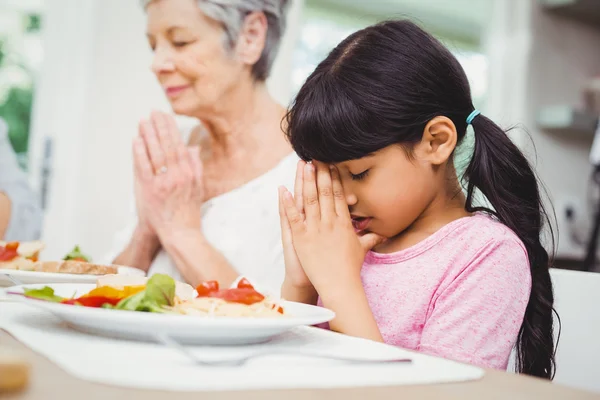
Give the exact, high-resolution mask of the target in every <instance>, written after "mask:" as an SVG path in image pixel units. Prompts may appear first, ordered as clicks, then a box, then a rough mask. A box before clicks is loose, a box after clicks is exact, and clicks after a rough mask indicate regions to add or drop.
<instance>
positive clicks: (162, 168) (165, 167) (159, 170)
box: [156, 165, 169, 175]
mask: <svg viewBox="0 0 600 400" xmlns="http://www.w3.org/2000/svg"><path fill="white" fill-rule="evenodd" d="M168 170H169V169H168V168H167V166H166V165H163V166H162V167H160V168H159V169H158V170H157V171H156V174H157V175H162V174H166V173H167V171H168Z"/></svg>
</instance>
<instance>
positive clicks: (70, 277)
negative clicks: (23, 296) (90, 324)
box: [0, 266, 146, 287]
mask: <svg viewBox="0 0 600 400" xmlns="http://www.w3.org/2000/svg"><path fill="white" fill-rule="evenodd" d="M118 271H119V272H118V273H119V274H123V275H136V276H146V273H145V272H144V271H142V270H141V269H137V268H132V267H122V266H119V267H118ZM9 276H10V277H13V278H15V279H16V280H17V281H18V282H21V283H22V284H24V285H30V284H36V283H96V279H98V276H99V275H87V274H63V273H58V272H36V271H17V270H14V269H0V287H7V286H13V285H14V282H13V281H11V280H10V279H9Z"/></svg>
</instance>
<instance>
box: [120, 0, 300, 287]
mask: <svg viewBox="0 0 600 400" xmlns="http://www.w3.org/2000/svg"><path fill="white" fill-rule="evenodd" d="M286 3H287V1H286V0H151V1H145V2H144V7H145V9H146V13H147V37H148V42H149V44H150V47H151V48H152V50H153V52H154V60H153V63H152V71H153V72H154V74H155V75H156V78H157V80H158V82H159V84H160V85H161V87H162V88H163V89H164V91H165V94H166V96H167V97H168V99H169V102H170V104H171V106H172V108H173V111H174V112H175V113H176V114H179V115H186V116H190V117H195V118H197V119H198V120H199V121H200V122H201V123H200V125H199V126H198V127H197V128H196V129H194V130H193V131H192V133H191V136H190V138H189V140H188V142H187V143H184V142H183V139H182V135H181V134H180V132H178V130H177V127H176V125H175V123H174V121H173V119H172V117H170V116H168V115H166V114H163V113H153V114H152V115H151V117H150V119H149V120H147V121H142V122H141V123H140V135H139V136H138V137H137V138H136V139H135V141H134V146H133V152H134V164H135V193H136V206H137V225H136V226H135V229H132V230H133V233H132V234H131V236H130V239H129V243H128V244H127V245H126V246H125V249H124V250H123V251H122V252H121V253H120V254H119V255H118V256H117V257H116V259H115V260H114V263H115V264H121V265H131V266H135V267H137V268H140V269H143V270H146V271H148V272H149V274H152V273H156V272H161V273H167V274H170V275H171V276H173V277H175V278H178V279H181V278H183V279H184V280H185V281H187V282H189V283H190V284H192V285H196V284H198V283H200V282H201V281H204V280H218V281H219V282H220V283H221V285H228V284H230V283H231V282H233V281H234V280H235V279H236V278H237V277H238V276H239V275H244V276H247V277H249V278H250V279H251V280H253V281H254V282H256V283H257V284H258V285H259V286H261V287H262V288H264V289H267V290H268V289H271V290H273V291H278V290H279V287H280V286H281V282H282V281H283V276H284V263H283V249H282V246H281V237H280V229H279V217H278V215H277V209H278V207H277V204H278V199H277V186H278V185H282V184H283V185H287V186H289V187H291V186H292V185H293V179H294V175H295V168H296V161H297V157H296V155H295V153H293V152H292V150H291V147H290V146H289V144H288V142H287V141H286V139H285V137H284V135H283V132H282V119H283V117H284V115H285V112H286V110H285V108H284V107H282V106H281V105H279V104H277V103H276V101H275V100H274V99H273V98H272V97H271V96H270V94H269V93H268V91H267V88H266V85H265V80H266V79H267V77H268V76H269V71H270V69H271V66H272V65H273V61H274V59H275V56H276V52H277V48H278V45H279V41H280V38H281V36H282V34H283V31H284V26H285V15H284V14H285V10H286Z"/></svg>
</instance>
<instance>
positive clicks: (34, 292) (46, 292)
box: [23, 286, 65, 303]
mask: <svg viewBox="0 0 600 400" xmlns="http://www.w3.org/2000/svg"><path fill="white" fill-rule="evenodd" d="M23 294H24V295H25V297H31V298H34V299H39V300H46V301H52V302H55V303H60V302H61V301H63V300H65V298H63V297H60V296H57V295H55V294H54V289H52V288H51V287H49V286H44V287H43V288H41V289H25V290H24V291H23Z"/></svg>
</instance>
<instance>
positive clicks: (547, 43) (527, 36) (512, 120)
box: [485, 0, 600, 258]
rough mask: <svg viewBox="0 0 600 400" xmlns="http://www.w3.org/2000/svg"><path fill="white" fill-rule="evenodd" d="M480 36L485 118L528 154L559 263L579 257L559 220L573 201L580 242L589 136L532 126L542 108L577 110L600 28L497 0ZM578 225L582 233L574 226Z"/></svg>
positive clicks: (593, 67)
mask: <svg viewBox="0 0 600 400" xmlns="http://www.w3.org/2000/svg"><path fill="white" fill-rule="evenodd" d="M492 14H493V15H494V18H493V19H492V20H491V21H490V25H489V30H488V32H487V37H486V40H485V43H486V52H487V53H488V55H489V68H490V83H489V93H488V104H487V106H488V107H487V108H488V110H487V112H488V114H489V115H490V116H491V117H492V118H493V119H495V120H496V121H497V122H499V123H500V124H501V125H502V126H504V127H509V126H512V125H515V124H519V125H521V127H520V128H521V129H518V130H516V131H514V132H512V133H511V137H512V138H513V140H514V141H515V142H516V143H517V145H519V146H520V147H521V148H522V149H523V150H525V151H526V153H527V154H528V156H529V158H530V160H531V162H532V163H533V164H534V165H535V166H536V168H537V172H538V174H539V176H540V178H541V180H542V182H543V183H544V185H545V187H546V189H547V191H548V194H549V197H550V200H551V202H552V203H553V205H554V207H555V208H556V212H557V220H558V228H559V231H560V238H559V239H560V240H559V241H558V252H557V254H558V256H560V257H573V258H582V257H583V254H584V248H583V246H581V245H578V244H577V243H575V242H573V241H572V240H571V236H570V234H569V228H568V227H567V226H566V220H565V218H564V216H563V214H562V213H561V211H562V205H563V204H565V201H570V200H571V199H573V200H574V201H575V202H576V203H577V204H578V205H579V206H580V207H581V208H580V209H579V210H577V211H579V212H580V215H581V216H582V218H581V219H582V220H583V224H579V225H580V226H578V228H581V229H579V231H578V233H579V234H583V235H582V236H583V237H586V236H587V233H588V232H587V230H586V229H585V228H587V224H586V223H585V222H587V221H586V220H587V219H589V217H590V210H588V209H586V204H587V195H588V182H589V174H590V172H591V168H590V165H589V162H588V154H589V151H590V147H591V136H590V137H588V138H585V137H584V138H582V137H579V136H578V135H576V134H573V132H563V133H562V134H553V133H550V132H547V131H544V130H542V129H540V128H539V127H538V125H537V122H536V117H537V114H538V112H539V110H540V108H541V107H544V106H549V105H555V104H559V105H560V104H566V105H572V106H574V107H578V106H581V105H582V104H581V103H582V96H581V90H582V87H583V85H584V83H585V82H586V80H587V79H590V78H591V77H592V76H593V75H594V74H597V73H598V71H599V68H600V52H598V51H597V50H598V44H599V43H600V29H593V28H590V27H588V26H586V25H583V24H580V23H578V22H574V21H571V20H569V19H565V18H562V17H560V16H556V15H552V14H549V13H547V12H545V11H544V10H543V9H542V8H541V6H540V5H539V3H538V2H537V1H535V0H528V1H522V0H496V1H494V4H493V12H492ZM581 225H583V226H581Z"/></svg>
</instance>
